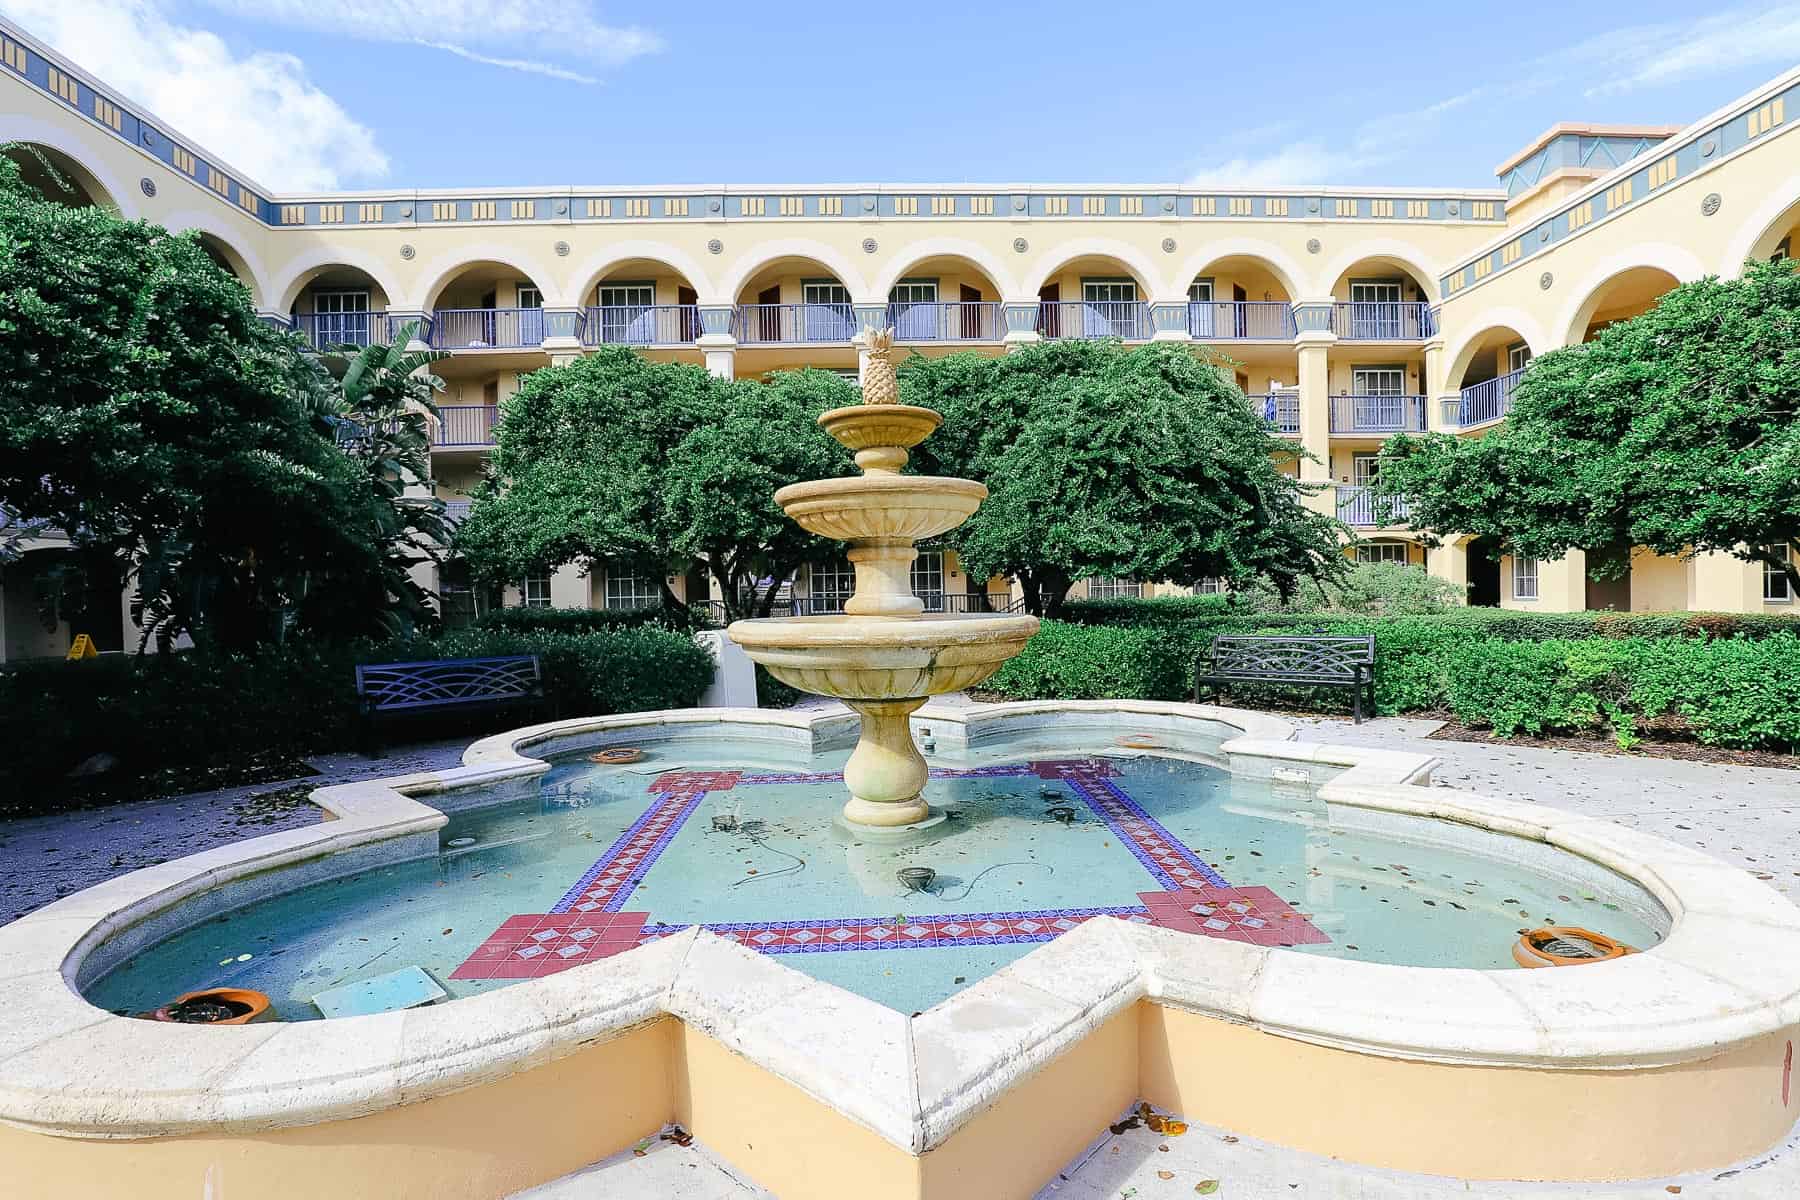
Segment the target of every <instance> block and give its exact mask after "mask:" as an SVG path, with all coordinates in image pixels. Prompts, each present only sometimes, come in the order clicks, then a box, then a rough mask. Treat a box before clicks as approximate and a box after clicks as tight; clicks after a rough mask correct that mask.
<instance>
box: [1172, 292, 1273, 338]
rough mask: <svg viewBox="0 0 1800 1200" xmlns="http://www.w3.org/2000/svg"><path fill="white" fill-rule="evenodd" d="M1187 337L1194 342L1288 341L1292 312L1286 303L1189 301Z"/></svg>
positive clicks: (1269, 301) (1266, 301)
mask: <svg viewBox="0 0 1800 1200" xmlns="http://www.w3.org/2000/svg"><path fill="white" fill-rule="evenodd" d="M1188 334H1189V336H1191V337H1193V338H1194V339H1195V340H1197V341H1206V342H1219V341H1255V340H1258V339H1268V340H1271V341H1289V340H1292V339H1293V337H1294V310H1293V306H1291V305H1290V304H1288V302H1287V301H1285V300H1190V301H1188Z"/></svg>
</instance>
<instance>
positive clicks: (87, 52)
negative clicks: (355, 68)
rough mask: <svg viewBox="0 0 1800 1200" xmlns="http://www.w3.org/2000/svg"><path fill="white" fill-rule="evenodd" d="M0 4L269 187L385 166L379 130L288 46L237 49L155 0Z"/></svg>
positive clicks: (303, 187) (363, 175)
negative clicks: (318, 80)
mask: <svg viewBox="0 0 1800 1200" xmlns="http://www.w3.org/2000/svg"><path fill="white" fill-rule="evenodd" d="M0 12H4V13H5V14H6V15H7V17H9V18H10V19H12V20H14V21H17V22H18V23H19V24H20V25H22V26H24V27H25V28H26V29H28V30H30V31H31V32H32V33H33V34H34V35H36V36H37V37H39V38H42V39H43V40H44V41H45V42H48V43H49V44H50V45H51V46H52V47H54V48H55V49H56V50H58V51H60V52H61V53H63V54H65V55H67V56H68V57H69V58H70V59H72V60H73V61H75V62H76V63H79V64H80V65H81V66H82V67H83V68H85V69H87V70H89V71H92V72H93V73H94V75H95V76H97V77H98V79H99V80H100V81H102V82H103V83H105V84H106V85H109V86H111V87H114V88H117V89H118V90H119V91H120V93H121V94H122V96H121V98H129V99H132V100H136V101H137V102H139V103H141V104H144V105H146V106H147V107H148V108H149V109H150V111H151V112H152V113H154V114H156V116H158V117H160V118H162V119H163V120H166V121H169V122H171V123H172V124H173V125H174V127H175V130H176V131H178V132H179V133H181V134H183V135H185V136H187V137H190V138H193V139H195V140H196V141H197V142H198V143H199V145H200V146H202V147H205V148H206V149H208V150H211V151H212V152H214V153H216V154H219V155H221V156H223V157H224V159H225V161H227V162H229V163H231V164H232V165H233V166H235V167H237V168H238V169H239V170H242V171H245V172H247V173H248V174H249V175H250V177H251V179H252V180H254V181H256V182H257V183H260V184H261V185H262V186H264V187H268V188H273V189H275V190H276V191H324V190H330V189H333V188H338V187H342V186H344V185H345V184H346V183H349V182H355V181H369V180H375V179H379V178H381V177H382V176H383V175H385V174H386V173H387V169H388V158H387V155H386V154H384V153H383V152H382V150H381V148H380V146H378V145H377V144H376V141H375V135H374V133H373V132H372V131H370V130H369V129H368V128H367V127H366V126H363V125H361V124H358V123H357V122H356V121H354V120H352V119H351V117H350V114H349V113H347V112H345V111H344V109H343V108H342V107H341V106H340V105H339V104H338V102H337V101H336V100H333V99H332V98H331V97H330V96H328V95H326V94H325V93H324V92H322V91H320V90H319V89H318V88H317V87H316V86H314V85H313V83H312V82H311V81H310V80H309V79H308V78H307V76H306V66H305V64H304V63H302V62H301V61H300V60H299V59H297V58H295V57H294V56H293V55H291V54H276V53H270V52H267V51H256V52H253V53H250V54H247V55H243V56H239V55H236V54H234V53H232V51H231V49H230V47H228V46H226V44H225V43H224V42H223V41H221V40H220V39H219V38H217V37H215V36H214V35H213V34H211V33H208V32H206V31H205V30H200V29H190V28H187V27H185V26H182V25H178V24H176V23H174V22H173V21H171V20H170V19H169V17H168V16H167V15H166V14H165V13H164V12H163V11H162V9H161V8H160V7H159V6H158V4H157V3H156V0H83V2H82V3H80V4H72V3H69V2H68V0H0Z"/></svg>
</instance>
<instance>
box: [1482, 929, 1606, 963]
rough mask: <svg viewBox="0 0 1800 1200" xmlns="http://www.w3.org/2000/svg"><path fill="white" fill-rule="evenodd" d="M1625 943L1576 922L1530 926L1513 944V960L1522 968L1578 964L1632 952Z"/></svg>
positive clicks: (1602, 960)
mask: <svg viewBox="0 0 1800 1200" xmlns="http://www.w3.org/2000/svg"><path fill="white" fill-rule="evenodd" d="M1635 953H1637V951H1636V950H1634V949H1632V948H1631V947H1630V946H1627V945H1626V944H1625V943H1624V942H1620V941H1615V940H1614V939H1612V938H1609V937H1607V936H1606V935H1605V934H1604V933H1595V932H1594V931H1593V930H1591V929H1582V928H1580V927H1579V926H1575V925H1546V926H1544V927H1543V928H1542V929H1533V930H1532V931H1531V932H1529V933H1527V934H1525V935H1524V936H1523V937H1521V938H1520V939H1519V940H1518V942H1517V943H1515V944H1514V946H1513V961H1514V962H1516V963H1518V964H1519V965H1520V966H1521V967H1578V966H1581V965H1582V964H1583V963H1592V962H1606V961H1607V960H1609V959H1614V958H1623V957H1625V956H1626V955H1627V954H1635Z"/></svg>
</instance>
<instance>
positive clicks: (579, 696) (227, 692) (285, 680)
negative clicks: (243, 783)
mask: <svg viewBox="0 0 1800 1200" xmlns="http://www.w3.org/2000/svg"><path fill="white" fill-rule="evenodd" d="M503 654H536V655H538V656H539V658H540V659H541V661H542V667H543V673H544V690H545V696H546V702H547V708H548V710H549V713H550V715H552V716H560V717H570V716H580V715H587V714H597V713H612V712H632V711H641V710H645V709H656V708H681V707H686V706H688V705H691V704H693V703H694V702H695V701H696V700H697V699H699V696H700V693H701V692H702V691H704V690H705V689H706V686H707V684H708V683H709V682H711V679H712V673H713V662H712V657H711V655H709V654H708V653H707V652H706V651H705V650H704V649H702V648H701V647H699V646H697V645H695V644H694V642H693V640H692V638H691V637H689V636H688V635H686V634H684V633H679V632H675V631H672V630H667V629H658V628H648V627H647V628H639V629H612V630H605V631H601V632H592V633H577V632H564V631H548V630H536V631H527V632H511V631H507V630H496V629H464V630H458V631H455V632H452V633H448V634H445V635H443V636H441V637H439V638H436V639H429V638H422V637H421V638H411V639H404V640H398V641H388V642H378V643H377V642H363V643H356V644H351V645H338V646H329V647H320V646H314V645H311V644H307V643H296V644H290V645H287V646H282V647H278V648H270V649H267V650H263V651H260V652H258V653H254V654H225V653H220V654H202V653H199V652H185V653H178V654H149V655H142V656H120V657H108V658H102V659H96V660H93V661H90V662H77V663H62V662H49V663H32V664H26V665H22V666H19V667H15V668H10V669H6V670H0V744H5V745H8V746H12V747H17V748H19V749H18V750H16V751H15V752H14V753H13V754H11V755H9V756H7V757H6V758H5V759H3V760H0V792H8V791H12V790H23V789H25V788H43V787H46V786H52V785H55V784H56V782H57V781H58V780H59V779H60V778H61V777H62V776H63V775H64V774H66V773H67V772H68V771H69V769H70V768H71V767H73V766H75V765H76V764H77V763H80V762H81V761H83V760H84V759H86V758H88V757H89V756H91V755H94V754H97V753H102V752H104V753H107V754H111V755H113V756H114V757H115V758H117V759H118V760H119V766H118V768H117V773H118V774H120V775H122V776H139V775H145V774H148V773H150V772H153V771H158V770H163V769H167V768H179V767H189V766H195V765H198V764H204V763H220V762H227V761H231V760H233V759H241V758H243V757H246V756H248V755H263V756H271V755H304V754H310V753H317V752H320V751H326V750H342V749H347V748H349V747H352V746H354V745H355V744H356V740H357V733H358V730H357V720H358V717H357V704H356V691H355V689H356V671H355V668H356V665H357V664H358V663H374V662H403V661H412V660H420V659H434V658H485V657H491V656H494V655H503ZM520 719H521V718H519V717H518V715H517V714H514V715H512V716H510V717H509V716H507V715H505V714H494V715H493V717H492V723H494V724H496V725H503V724H504V723H506V722H508V721H511V722H513V723H517V721H518V720H520ZM444 720H445V721H448V722H451V723H455V724H458V725H459V727H460V725H461V724H462V723H463V722H466V714H464V715H460V716H459V715H456V714H445V718H444ZM433 728H434V722H433V721H432V720H431V719H427V718H421V719H420V720H419V721H417V722H416V723H415V724H413V725H411V726H409V729H410V731H412V732H415V733H417V734H418V735H419V736H431V734H432V732H433ZM443 728H444V725H443V723H441V722H440V723H437V725H436V729H437V730H438V731H439V732H441V731H442V730H443Z"/></svg>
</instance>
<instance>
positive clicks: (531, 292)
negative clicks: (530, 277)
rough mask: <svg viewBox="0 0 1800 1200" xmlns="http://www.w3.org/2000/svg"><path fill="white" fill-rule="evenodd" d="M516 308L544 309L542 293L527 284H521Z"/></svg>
mask: <svg viewBox="0 0 1800 1200" xmlns="http://www.w3.org/2000/svg"><path fill="white" fill-rule="evenodd" d="M518 306H519V307H520V308H542V307H544V293H543V292H541V291H539V290H538V289H537V288H534V287H532V286H531V285H529V284H524V283H521V284H520V285H519V305H518Z"/></svg>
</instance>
